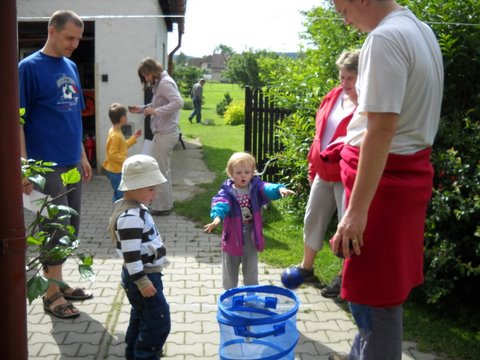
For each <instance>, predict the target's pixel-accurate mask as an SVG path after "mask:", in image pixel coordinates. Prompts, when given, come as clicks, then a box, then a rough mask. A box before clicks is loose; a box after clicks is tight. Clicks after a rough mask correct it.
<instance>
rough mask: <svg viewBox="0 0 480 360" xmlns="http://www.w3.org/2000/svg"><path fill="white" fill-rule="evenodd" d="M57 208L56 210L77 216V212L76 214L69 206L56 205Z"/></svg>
mask: <svg viewBox="0 0 480 360" xmlns="http://www.w3.org/2000/svg"><path fill="white" fill-rule="evenodd" d="M57 208H58V210H60V211H61V212H64V213H67V214H71V215H75V216H78V212H77V211H76V210H75V209H73V208H71V207H70V206H66V205H57Z"/></svg>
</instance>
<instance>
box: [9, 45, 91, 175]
mask: <svg viewBox="0 0 480 360" xmlns="http://www.w3.org/2000/svg"><path fill="white" fill-rule="evenodd" d="M18 69H19V87H20V107H23V108H25V116H24V119H25V125H24V131H25V143H26V149H27V156H28V158H31V159H35V160H44V161H53V162H55V163H57V164H58V165H59V166H72V165H76V164H78V163H79V162H80V159H81V154H82V152H81V150H82V147H81V146H82V136H83V128H82V110H83V109H84V107H85V104H84V100H83V92H82V88H81V85H80V77H79V75H78V70H77V66H76V65H75V63H74V62H73V61H71V60H69V59H67V58H65V57H52V56H49V55H45V54H44V53H42V52H40V51H37V52H35V53H33V54H32V55H30V56H28V57H26V58H25V59H23V60H22V61H21V62H20V64H19V65H18Z"/></svg>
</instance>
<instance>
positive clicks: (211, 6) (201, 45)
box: [168, 0, 322, 57]
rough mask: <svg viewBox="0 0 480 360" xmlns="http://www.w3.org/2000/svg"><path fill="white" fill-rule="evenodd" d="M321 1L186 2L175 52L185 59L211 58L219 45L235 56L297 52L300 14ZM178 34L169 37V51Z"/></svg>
mask: <svg viewBox="0 0 480 360" xmlns="http://www.w3.org/2000/svg"><path fill="white" fill-rule="evenodd" d="M321 3H322V0H187V10H186V13H185V33H184V35H183V37H182V46H181V48H180V49H179V50H178V51H177V52H176V53H177V54H179V53H181V52H183V53H184V54H186V55H188V56H196V57H201V56H203V55H210V54H212V53H213V50H214V49H215V48H216V47H217V46H218V45H220V44H224V45H228V46H230V47H231V48H233V50H234V51H235V52H237V53H240V52H242V51H245V50H249V49H254V50H259V49H267V50H271V51H277V52H296V51H298V49H299V45H300V43H301V40H300V38H299V34H300V33H301V32H303V31H304V30H305V27H304V26H303V22H304V19H305V17H304V16H302V15H301V13H300V11H302V10H310V9H311V8H312V7H315V6H320V4H321ZM176 33H177V31H176V27H175V28H174V31H172V33H170V34H169V38H168V45H169V50H170V51H171V50H172V49H173V48H174V47H175V46H176V45H177V34H176Z"/></svg>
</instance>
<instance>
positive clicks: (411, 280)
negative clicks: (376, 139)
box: [340, 145, 433, 307]
mask: <svg viewBox="0 0 480 360" xmlns="http://www.w3.org/2000/svg"><path fill="white" fill-rule="evenodd" d="M359 153H360V149H359V148H357V147H353V146H348V145H346V146H344V148H343V150H342V152H341V157H342V160H341V161H340V168H341V177H342V182H343V185H344V187H345V196H346V201H347V204H348V200H349V198H350V194H351V191H352V188H353V183H354V181H355V176H356V173H357V165H358V160H359ZM430 153H431V148H427V149H424V150H421V151H418V152H417V153H414V154H411V155H397V154H389V156H388V159H387V164H386V166H385V170H384V172H383V175H382V178H381V179H380V183H379V185H378V188H377V191H376V193H375V196H374V198H373V200H372V203H371V205H370V208H369V211H368V221H367V226H366V229H365V232H364V234H363V241H364V246H363V247H362V248H361V252H362V253H361V255H360V256H356V255H353V256H351V257H350V258H348V259H346V260H345V262H344V267H343V281H342V290H341V296H342V298H344V299H346V300H348V301H351V302H355V303H358V304H364V305H370V306H378V307H387V306H394V305H399V304H402V303H403V302H405V300H406V299H407V297H408V295H409V293H410V290H411V289H412V288H413V287H415V286H417V285H419V284H421V283H422V282H423V237H424V225H425V216H426V211H427V205H428V202H429V200H430V197H431V195H432V185H433V184H432V181H433V167H432V165H431V163H430Z"/></svg>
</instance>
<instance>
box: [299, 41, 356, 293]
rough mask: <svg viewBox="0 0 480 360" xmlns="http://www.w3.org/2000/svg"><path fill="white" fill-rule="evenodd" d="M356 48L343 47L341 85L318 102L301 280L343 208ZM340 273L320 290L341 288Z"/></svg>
mask: <svg viewBox="0 0 480 360" xmlns="http://www.w3.org/2000/svg"><path fill="white" fill-rule="evenodd" d="M358 55H359V51H358V50H354V51H344V52H342V54H341V55H340V56H339V58H338V59H337V61H336V65H337V68H338V71H339V77H340V86H338V87H336V88H334V89H333V90H331V91H330V92H329V93H328V94H327V95H325V98H324V99H323V101H322V103H321V104H320V106H319V108H318V111H317V115H316V119H315V126H316V133H315V138H314V139H313V143H312V146H311V147H310V152H309V153H308V177H309V181H310V184H311V189H310V196H309V198H308V203H307V208H306V210H305V219H304V230H303V240H304V253H303V260H302V263H301V264H299V265H298V266H297V268H298V270H299V271H300V273H301V274H302V276H303V278H304V281H307V282H312V281H315V280H316V279H315V276H314V274H313V261H314V260H315V255H316V254H317V252H318V251H319V250H320V249H321V248H322V246H323V242H324V239H325V233H326V231H327V228H328V224H329V223H330V220H331V219H332V216H333V215H334V213H335V211H336V212H337V217H338V220H339V221H340V219H341V218H342V214H343V208H344V196H343V186H342V182H341V179H340V166H339V161H340V150H341V147H342V137H343V136H345V134H346V132H347V125H348V123H349V122H350V119H351V118H352V115H353V112H354V110H355V108H356V106H357V92H356V89H355V83H356V81H357V69H358ZM340 279H341V277H340V276H337V277H336V278H335V279H334V280H333V282H332V283H331V284H330V285H329V286H328V287H326V288H325V289H323V290H322V295H323V296H326V297H336V296H337V295H338V294H339V292H340V281H341V280H340Z"/></svg>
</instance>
